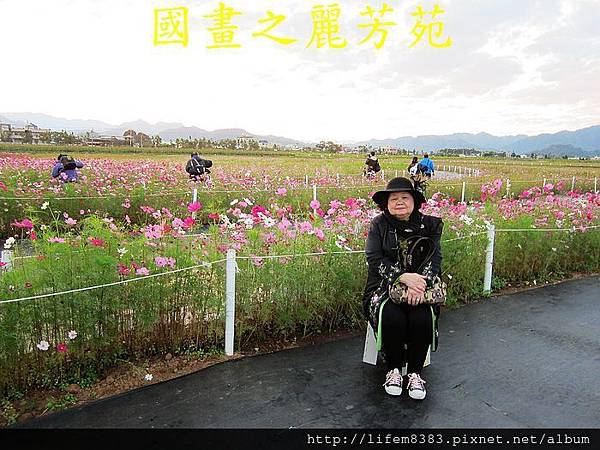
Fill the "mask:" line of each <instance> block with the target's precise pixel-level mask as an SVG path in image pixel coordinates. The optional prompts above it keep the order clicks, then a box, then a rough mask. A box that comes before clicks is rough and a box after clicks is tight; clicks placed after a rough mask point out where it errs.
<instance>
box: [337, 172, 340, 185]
mask: <svg viewBox="0 0 600 450" xmlns="http://www.w3.org/2000/svg"><path fill="white" fill-rule="evenodd" d="M337 184H338V185H339V184H340V174H339V173H338V174H337Z"/></svg>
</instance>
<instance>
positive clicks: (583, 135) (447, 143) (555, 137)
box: [0, 113, 600, 157]
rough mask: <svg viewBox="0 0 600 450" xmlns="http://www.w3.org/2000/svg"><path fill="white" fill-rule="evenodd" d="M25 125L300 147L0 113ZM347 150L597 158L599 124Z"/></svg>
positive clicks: (275, 139)
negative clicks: (529, 133) (470, 151)
mask: <svg viewBox="0 0 600 450" xmlns="http://www.w3.org/2000/svg"><path fill="white" fill-rule="evenodd" d="M28 122H30V123H34V124H36V125H37V126H39V127H41V128H50V129H52V130H65V131H73V132H75V133H82V132H85V131H90V130H93V131H95V132H96V133H101V134H108V135H122V134H123V132H124V131H125V130H128V129H134V130H135V131H138V132H139V131H141V132H144V133H146V134H149V135H151V136H153V135H157V134H158V135H159V136H160V137H161V138H162V139H163V140H165V141H172V140H175V139H178V138H179V139H186V138H192V139H200V138H206V139H212V140H219V139H232V138H237V137H240V136H249V137H253V138H255V139H257V140H261V139H264V140H266V141H269V142H272V143H275V144H279V145H294V144H296V145H306V144H307V143H306V142H302V141H299V140H295V139H290V138H286V137H282V136H272V135H267V136H265V135H256V134H253V133H250V132H248V131H246V130H244V129H240V128H228V129H221V130H214V131H208V130H205V129H202V128H198V127H195V126H192V127H189V126H185V125H183V124H181V123H176V122H173V123H171V122H158V123H156V124H151V123H148V122H145V121H143V120H138V121H135V122H126V123H122V124H120V125H112V124H108V123H106V122H102V121H98V120H80V119H63V118H59V117H54V116H50V115H47V114H40V113H0V123H10V124H13V125H15V126H24V125H25V124H27V123H28ZM345 144H346V145H348V146H352V147H357V146H359V145H369V146H372V147H374V148H377V147H382V146H384V147H387V146H389V147H397V148H404V149H407V150H418V151H422V150H429V151H435V150H441V149H463V148H464V149H470V148H473V149H478V150H493V151H506V152H509V153H511V152H515V153H517V154H530V153H537V154H548V155H554V156H562V155H567V156H586V157H593V156H600V125H596V126H591V127H587V128H582V129H580V130H575V131H560V132H558V133H552V134H550V133H545V134H539V135H537V136H526V135H512V136H493V135H491V134H489V133H478V134H471V133H455V134H450V135H425V136H403V137H397V138H392V139H370V140H367V141H361V142H353V143H345Z"/></svg>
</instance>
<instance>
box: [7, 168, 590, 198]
mask: <svg viewBox="0 0 600 450" xmlns="http://www.w3.org/2000/svg"><path fill="white" fill-rule="evenodd" d="M396 172H397V171H396ZM557 178H560V177H557ZM576 180H579V181H583V182H587V181H592V180H593V181H594V193H598V177H594V178H593V179H592V178H576V177H572V179H571V190H572V191H573V190H575V183H576ZM547 181H548V180H547V178H544V179H543V180H510V179H506V180H505V185H506V186H507V195H509V194H510V191H509V189H510V186H511V185H513V184H521V183H528V184H531V183H542V188H544V187H545V186H546V184H547ZM434 182H437V180H429V181H428V183H434ZM470 185H476V186H480V185H481V182H467V181H463V182H462V183H460V184H456V183H449V184H443V185H442V186H441V187H438V188H441V189H446V188H450V187H452V188H454V187H461V186H462V194H461V201H463V202H464V199H465V193H466V188H467V186H470ZM534 186H535V185H533V186H532V187H534ZM383 187H385V186H384V185H379V184H356V185H352V184H350V185H339V183H338V185H318V184H313V185H312V186H289V187H285V186H284V187H283V188H284V189H286V190H288V191H306V190H312V191H313V194H314V193H315V191H316V190H317V189H362V188H371V189H378V188H383ZM277 189H280V188H277ZM277 189H276V188H274V187H273V188H269V189H266V188H264V189H254V188H248V189H234V190H222V189H210V188H200V189H199V188H194V189H193V190H192V191H187V190H181V191H167V192H156V193H150V194H146V193H137V194H118V195H96V196H93V195H92V196H71V197H50V198H46V197H0V200H36V201H40V202H44V201H54V200H89V199H108V198H110V199H113V198H114V199H121V198H137V197H144V198H146V197H169V196H174V195H182V196H187V195H192V196H194V195H196V196H197V195H198V192H200V193H204V194H248V193H249V191H250V190H251V191H252V192H276V190H277ZM313 197H314V199H315V200H316V199H317V198H316V195H315V194H314V195H313Z"/></svg>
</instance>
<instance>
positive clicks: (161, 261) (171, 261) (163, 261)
mask: <svg viewBox="0 0 600 450" xmlns="http://www.w3.org/2000/svg"><path fill="white" fill-rule="evenodd" d="M154 264H156V267H166V266H169V267H171V268H174V267H175V258H172V257H164V256H157V257H156V258H154Z"/></svg>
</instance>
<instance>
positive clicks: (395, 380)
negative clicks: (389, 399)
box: [383, 370, 402, 386]
mask: <svg viewBox="0 0 600 450" xmlns="http://www.w3.org/2000/svg"><path fill="white" fill-rule="evenodd" d="M401 383H402V378H401V377H400V372H395V371H393V370H392V371H390V372H388V374H387V377H385V383H383V385H384V386H385V385H388V384H396V385H398V386H400V384H401Z"/></svg>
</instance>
